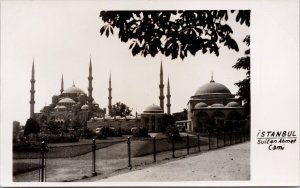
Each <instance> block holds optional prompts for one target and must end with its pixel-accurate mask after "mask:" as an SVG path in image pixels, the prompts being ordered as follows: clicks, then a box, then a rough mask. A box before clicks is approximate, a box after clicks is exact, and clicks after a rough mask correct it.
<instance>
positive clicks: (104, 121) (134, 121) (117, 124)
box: [87, 63, 171, 132]
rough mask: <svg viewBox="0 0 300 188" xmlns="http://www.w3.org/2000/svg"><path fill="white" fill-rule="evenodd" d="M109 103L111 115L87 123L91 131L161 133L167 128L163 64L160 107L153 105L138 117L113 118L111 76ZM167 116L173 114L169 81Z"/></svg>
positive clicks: (161, 69)
mask: <svg viewBox="0 0 300 188" xmlns="http://www.w3.org/2000/svg"><path fill="white" fill-rule="evenodd" d="M108 91H109V96H108V99H109V102H108V105H109V106H108V109H109V115H108V116H105V117H101V118H92V119H90V120H89V121H88V122H87V126H88V128H89V129H91V130H93V131H95V129H96V128H100V127H113V128H115V129H119V128H121V129H122V130H124V129H127V130H128V129H131V128H133V127H137V128H138V127H144V128H147V129H148V131H149V132H161V131H162V130H163V129H164V128H165V127H163V126H167V125H164V124H163V123H164V122H163V117H164V115H166V113H165V112H164V98H165V96H164V84H163V67H162V63H161V66H160V84H159V102H160V106H158V105H155V104H152V105H150V106H148V107H146V108H145V110H144V111H143V113H142V114H141V115H140V116H138V115H136V116H135V117H134V116H126V117H118V116H116V117H112V116H111V108H112V106H111V104H112V102H111V99H112V95H111V91H112V88H111V76H110V77H109V88H108ZM166 97H167V104H166V106H167V114H170V113H171V102H170V101H171V100H170V99H171V94H170V82H169V79H168V84H167V95H166Z"/></svg>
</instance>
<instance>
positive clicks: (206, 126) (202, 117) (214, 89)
mask: <svg viewBox="0 0 300 188" xmlns="http://www.w3.org/2000/svg"><path fill="white" fill-rule="evenodd" d="M187 118H188V120H187V121H185V123H186V124H187V126H186V127H187V131H193V132H207V131H234V130H241V129H243V128H244V125H245V115H244V107H242V102H241V100H240V99H238V98H236V97H235V95H233V94H232V93H231V92H230V90H229V89H228V88H227V87H226V86H225V85H223V84H221V83H217V82H215V81H214V79H213V76H212V78H211V80H210V82H208V83H206V84H204V85H202V86H201V87H199V89H197V91H196V92H195V94H194V95H193V96H191V97H190V99H189V101H188V111H187Z"/></svg>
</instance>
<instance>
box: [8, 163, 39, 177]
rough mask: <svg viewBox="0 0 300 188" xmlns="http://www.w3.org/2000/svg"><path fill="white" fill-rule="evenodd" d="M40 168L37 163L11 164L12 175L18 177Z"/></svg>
mask: <svg viewBox="0 0 300 188" xmlns="http://www.w3.org/2000/svg"><path fill="white" fill-rule="evenodd" d="M39 168H40V165H39V164H38V163H32V162H30V161H28V162H16V163H13V175H14V176H15V175H18V174H21V173H24V172H30V171H33V170H37V169H39Z"/></svg>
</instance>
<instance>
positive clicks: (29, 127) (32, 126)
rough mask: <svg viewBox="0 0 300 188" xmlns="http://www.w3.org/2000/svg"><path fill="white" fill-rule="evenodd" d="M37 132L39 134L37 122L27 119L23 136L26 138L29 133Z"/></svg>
mask: <svg viewBox="0 0 300 188" xmlns="http://www.w3.org/2000/svg"><path fill="white" fill-rule="evenodd" d="M38 132H40V126H39V124H38V122H37V121H36V120H35V119H33V118H29V119H28V120H27V121H26V124H25V128H24V135H25V136H27V135H29V134H31V133H38Z"/></svg>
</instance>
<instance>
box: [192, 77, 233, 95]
mask: <svg viewBox="0 0 300 188" xmlns="http://www.w3.org/2000/svg"><path fill="white" fill-rule="evenodd" d="M224 93H225V94H231V92H230V91H229V89H228V88H227V87H226V86H224V85H223V84H220V83H216V82H215V81H213V80H211V81H210V82H209V83H206V84H204V85H202V86H201V87H200V88H199V89H198V90H197V91H196V93H195V96H196V95H204V94H224Z"/></svg>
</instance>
